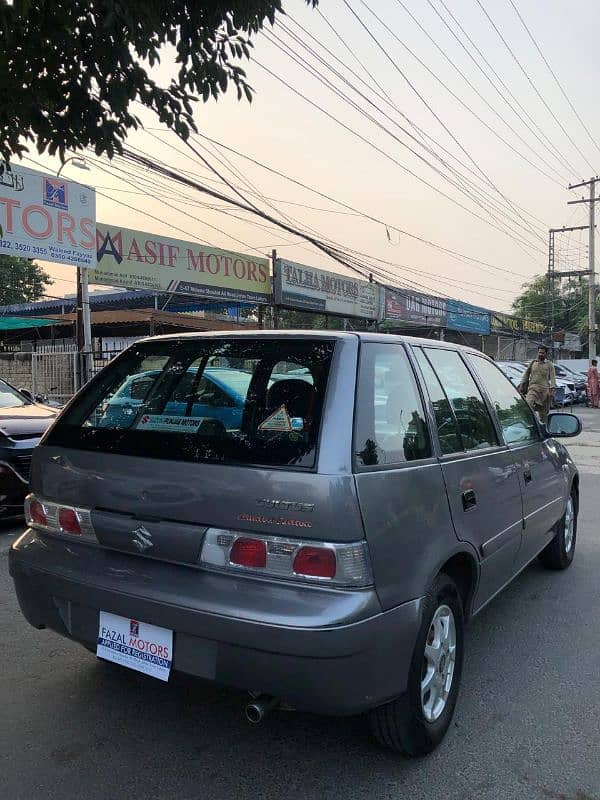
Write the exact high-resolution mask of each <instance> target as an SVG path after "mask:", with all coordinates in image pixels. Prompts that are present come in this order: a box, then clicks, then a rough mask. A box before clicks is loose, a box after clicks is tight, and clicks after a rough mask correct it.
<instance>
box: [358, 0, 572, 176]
mask: <svg viewBox="0 0 600 800" xmlns="http://www.w3.org/2000/svg"><path fill="white" fill-rule="evenodd" d="M342 2H343V3H344V4H345V5H346V6H347V7H348V9H349V10H350V11H351V13H352V14H353V15H354V16H355V18H356V19H357V21H358V22H359V23H360V25H361V26H362V27H363V28H364V30H365V31H366V32H367V33H368V35H369V36H370V37H371V38H372V39H373V41H374V42H375V44H376V45H377V47H378V48H379V49H380V50H381V52H382V53H383V54H384V56H385V57H386V58H387V59H388V61H389V62H390V64H391V65H392V67H393V68H394V69H395V70H396V71H397V72H398V73H399V74H400V75H401V76H402V78H403V80H404V81H405V82H406V83H407V85H408V86H409V88H410V89H411V91H413V92H414V93H415V94H416V96H417V97H418V98H419V100H420V101H421V102H422V103H423V104H424V105H425V107H426V108H427V110H428V111H429V112H430V113H431V114H432V116H433V117H434V118H435V119H436V120H437V122H438V123H439V124H440V125H441V126H442V127H443V128H444V130H445V131H446V132H447V133H448V135H449V136H450V137H451V138H452V140H453V141H454V142H455V143H456V144H457V145H458V147H459V148H460V149H461V151H462V152H463V153H465V155H466V156H467V158H468V159H469V160H470V161H471V162H472V163H474V164H475V166H476V167H477V169H479V170H480V169H481V168H480V167H479V165H478V164H477V162H476V161H474V159H473V158H472V157H471V155H470V154H469V153H468V151H467V150H466V149H465V148H464V147H463V146H462V144H461V143H460V141H458V139H457V138H456V136H455V135H454V134H453V133H452V131H450V129H449V128H448V126H447V125H446V124H445V123H444V122H443V120H442V119H441V118H440V117H439V115H438V114H437V113H436V112H435V111H434V109H433V108H432V106H431V104H430V103H428V102H427V100H425V98H424V97H423V95H422V94H421V93H420V92H419V91H418V90H417V88H416V87H415V86H414V84H413V83H412V82H411V81H410V80H409V78H408V77H407V75H406V73H405V72H404V71H403V70H402V69H401V68H400V67H399V66H398V63H397V62H396V61H395V60H394V59H393V58H392V57H391V56H390V54H389V53H388V52H387V50H386V49H385V48H384V47H383V45H382V44H381V42H380V41H379V40H378V39H377V37H375V36H374V35H373V33H372V32H371V30H370V28H369V27H368V26H367V25H366V24H365V22H364V21H363V20H362V19H361V18H360V16H359V15H358V14H357V13H356V11H355V10H354V9H353V8H352V6H351V5H350V4H349V2H348V0H342ZM360 2H361V4H362V5H363V6H364V7H365V8H366V9H367V10H368V11H369V13H371V14H372V15H373V16H374V17H375V19H376V20H377V21H378V22H379V24H380V25H382V27H383V28H385V30H386V31H387V32H388V33H389V34H390V35H391V36H392V38H394V39H395V40H396V41H397V42H398V43H399V44H400V45H401V46H402V47H403V48H404V49H405V50H406V51H407V52H408V53H409V54H410V55H411V56H412V57H413V58H414V59H415V60H416V61H417V62H418V63H419V64H420V65H421V66H422V67H423V69H425V70H426V71H427V73H428V74H429V75H431V76H432V78H433V79H434V80H435V81H436V82H437V83H439V84H440V85H441V86H442V87H443V88H444V89H445V90H446V91H447V92H448V93H449V94H450V96H451V97H453V98H454V99H455V100H456V101H457V102H458V103H460V105H461V106H462V107H463V108H465V109H466V110H467V111H468V112H469V113H470V114H471V115H472V116H473V117H475V119H476V120H477V121H478V122H479V123H480V124H481V125H483V126H484V127H485V128H486V129H487V130H488V131H490V133H492V135H493V136H495V137H496V138H497V139H499V140H500V141H501V142H502V143H503V144H504V145H506V147H508V148H509V150H510V151H511V153H514V154H516V155H518V156H519V157H520V158H521V159H523V161H525V162H526V163H527V164H529V165H530V166H531V167H533V168H534V169H536V170H537V171H538V172H539V173H540V174H542V175H544V176H545V177H546V178H548V179H549V180H551V181H553V182H554V183H558V184H559V185H561V184H560V182H559V181H557V180H556V178H554V177H553V176H552V175H550V174H549V173H547V172H546V171H545V170H544V169H542V168H541V167H539V166H538V165H537V164H534V162H533V161H531V159H530V158H528V157H527V156H526V155H524V154H523V153H521V152H520V151H519V150H517V148H516V147H515V146H514V145H513V144H511V143H510V142H509V141H508V140H507V139H505V138H504V136H502V135H501V134H500V133H499V132H498V131H497V130H495V128H493V127H492V126H491V125H489V124H488V123H487V122H486V121H485V120H484V119H483V118H482V117H481V116H480V115H479V114H477V112H476V111H474V110H473V109H472V108H471V107H470V106H469V105H468V104H467V103H465V102H464V100H463V99H462V98H461V97H459V96H458V95H457V94H456V92H454V91H452V89H451V88H450V87H449V86H448V85H447V83H446V82H445V81H443V80H442V79H441V78H440V77H439V75H437V74H436V73H435V72H433V70H432V69H431V68H430V67H429V66H428V65H427V64H426V63H425V62H424V61H423V59H422V58H420V57H419V56H418V55H417V54H416V53H415V52H414V50H412V49H411V48H410V47H408V45H407V44H406V43H405V42H403V41H402V39H400V37H399V36H398V35H397V34H396V32H395V31H394V30H393V29H392V28H390V26H389V25H388V24H387V23H386V22H385V21H384V20H383V19H382V18H381V17H380V16H379V15H378V14H377V13H376V12H375V11H373V10H372V9H371V8H370V7H369V6H368V5H367V4H366V3H365V2H364V0H360ZM482 174H483V175H484V177H485V178H486V180H488V181H489V178H488V177H487V175H485V173H482ZM494 188H496V187H494Z"/></svg>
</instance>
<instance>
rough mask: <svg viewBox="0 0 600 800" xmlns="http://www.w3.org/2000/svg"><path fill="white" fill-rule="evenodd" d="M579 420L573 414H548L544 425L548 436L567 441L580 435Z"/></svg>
mask: <svg viewBox="0 0 600 800" xmlns="http://www.w3.org/2000/svg"><path fill="white" fill-rule="evenodd" d="M581 427H582V426H581V420H580V419H579V417H576V416H575V414H563V413H562V412H561V413H560V414H549V415H548V422H547V423H546V431H547V433H548V436H552V437H556V438H564V439H568V438H570V437H572V436H578V435H579V434H580V433H581Z"/></svg>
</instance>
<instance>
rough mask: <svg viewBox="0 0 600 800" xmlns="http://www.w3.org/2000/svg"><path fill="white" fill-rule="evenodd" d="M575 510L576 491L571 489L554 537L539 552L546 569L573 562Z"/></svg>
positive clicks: (575, 542)
mask: <svg viewBox="0 0 600 800" xmlns="http://www.w3.org/2000/svg"><path fill="white" fill-rule="evenodd" d="M577 512H578V507H577V493H576V492H575V490H574V489H571V493H570V495H569V499H568V500H567V506H566V508H565V513H564V514H563V515H562V517H561V518H560V520H559V521H558V523H557V526H556V533H555V535H554V538H553V539H552V541H551V542H549V543H548V544H547V545H546V547H545V548H544V549H543V550H542V552H541V553H540V561H541V563H542V564H543V565H544V566H545V567H546V568H547V569H567V567H570V566H571V564H572V563H573V558H574V556H575V545H576V544H577Z"/></svg>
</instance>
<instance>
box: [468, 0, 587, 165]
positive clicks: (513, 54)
mask: <svg viewBox="0 0 600 800" xmlns="http://www.w3.org/2000/svg"><path fill="white" fill-rule="evenodd" d="M476 2H477V5H478V6H479V7H480V8H481V10H482V11H483V13H484V14H485V16H486V18H487V20H488V21H489V23H490V25H491V26H492V28H493V29H494V30H495V31H496V33H497V34H498V36H499V37H500V40H501V42H502V43H503V44H504V46H505V47H506V49H507V50H508V52H509V53H510V54H511V56H512V57H513V59H514V61H515V62H516V64H517V66H518V67H519V69H520V70H521V72H522V73H523V75H524V76H525V78H526V79H527V82H528V83H529V84H530V86H531V88H532V89H533V91H534V92H535V94H536V95H537V97H538V98H539V99H540V100H541V102H542V103H543V104H544V107H545V108H546V109H547V111H548V112H549V114H550V116H551V117H552V119H553V120H554V121H555V122H556V124H557V125H558V127H559V128H560V129H561V131H562V132H563V133H564V135H565V136H566V137H567V139H568V140H569V141H570V142H571V144H572V145H573V147H574V148H575V150H577V152H578V153H579V155H580V156H581V157H582V158H583V160H584V161H585V163H586V164H587V165H588V166H589V168H590V169H591V170H592V171H593V172H594V173H595V172H596V169H595V167H594V166H593V164H592V163H591V162H590V160H589V159H588V157H587V156H586V155H585V153H584V152H583V151H582V150H581V149H580V148H579V146H578V144H577V143H576V142H575V140H574V139H573V137H572V136H571V134H570V133H569V131H568V130H567V129H566V128H565V126H564V125H563V124H562V122H561V121H560V120H559V118H558V117H557V116H556V114H555V113H554V111H553V110H552V108H551V107H550V105H549V104H548V103H547V101H546V99H545V97H544V96H543V95H542V93H541V92H540V91H539V89H538V88H537V86H536V85H535V83H534V82H533V80H532V79H531V77H530V75H529V73H528V72H527V70H526V69H525V67H524V66H523V64H522V63H521V61H520V60H519V58H518V57H517V55H516V54H515V52H514V50H513V49H512V47H511V46H510V45H509V43H508V42H507V40H506V39H505V38H504V36H503V34H502V32H501V31H500V29H499V28H498V26H497V25H496V23H495V22H494V20H493V19H492V17H491V16H490V14H489V12H488V10H487V9H486V7H485V6H484V5H483V3H482V2H481V0H476Z"/></svg>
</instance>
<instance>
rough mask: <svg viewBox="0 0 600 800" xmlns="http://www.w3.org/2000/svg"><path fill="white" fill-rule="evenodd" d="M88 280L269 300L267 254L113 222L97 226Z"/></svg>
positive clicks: (220, 297) (223, 297)
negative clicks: (235, 250) (93, 263)
mask: <svg viewBox="0 0 600 800" xmlns="http://www.w3.org/2000/svg"><path fill="white" fill-rule="evenodd" d="M96 247H97V257H98V266H97V267H96V269H93V270H90V273H89V280H90V283H99V284H104V285H107V286H125V287H127V288H129V289H150V290H154V291H163V292H174V293H176V294H189V295H193V296H201V297H205V298H212V299H215V300H222V301H228V300H231V301H233V302H236V301H237V302H251V303H269V302H270V301H271V281H270V277H269V262H268V260H267V259H266V258H257V257H256V256H248V255H243V254H242V253H233V252H230V251H228V250H220V249H218V248H216V247H206V246H205V245H202V244H198V243H197V242H186V241H181V240H180V239H171V238H170V237H168V236H161V235H158V234H155V233H145V232H143V231H134V230H130V229H129V228H121V227H119V226H117V225H103V224H102V223H98V225H97V226H96Z"/></svg>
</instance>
